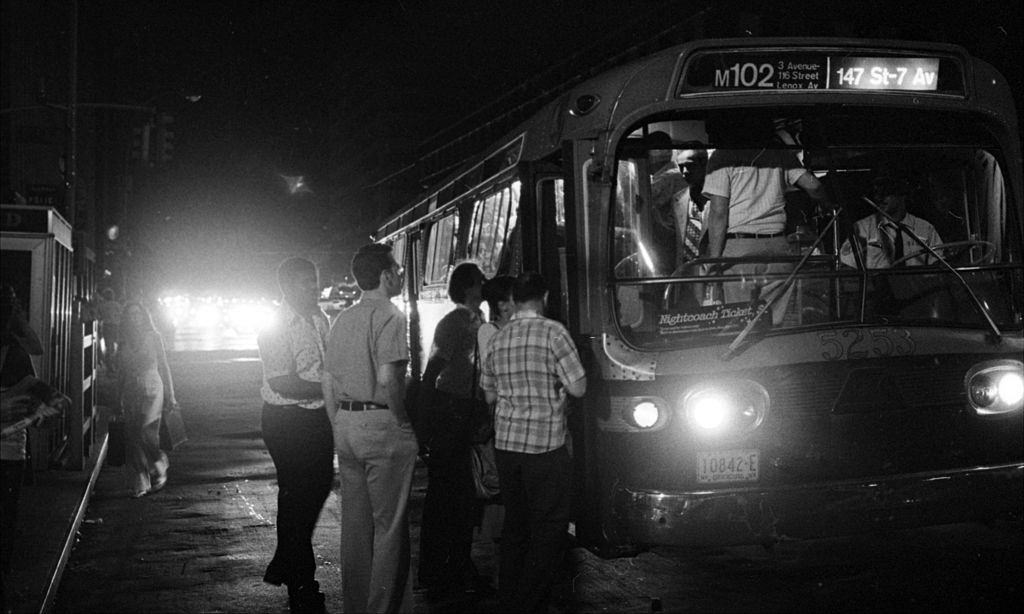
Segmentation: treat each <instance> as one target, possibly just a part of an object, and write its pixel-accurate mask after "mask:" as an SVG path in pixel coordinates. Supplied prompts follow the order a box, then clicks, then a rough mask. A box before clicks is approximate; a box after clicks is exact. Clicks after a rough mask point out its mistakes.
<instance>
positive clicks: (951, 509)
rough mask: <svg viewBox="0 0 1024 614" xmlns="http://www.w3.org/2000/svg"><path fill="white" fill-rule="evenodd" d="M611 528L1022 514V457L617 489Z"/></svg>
mask: <svg viewBox="0 0 1024 614" xmlns="http://www.w3.org/2000/svg"><path fill="white" fill-rule="evenodd" d="M611 513H612V518H611V519H610V520H611V526H608V527H606V528H607V529H611V531H610V534H611V535H614V536H616V538H618V539H620V540H623V541H626V542H629V543H633V544H636V545H643V546H652V545H673V546H728V545H742V544H770V543H775V542H777V541H781V540H786V539H811V538H819V537H830V536H840V535H853V534H856V533H861V532H865V531H872V530H879V529H891V528H909V527H917V526H929V525H939V524H947V523H954V522H967V521H976V520H996V519H1000V518H1012V519H1020V518H1021V517H1022V515H1024V464H1022V463H1012V464H1003V465H991V466H983V467H972V468H966V469H957V470H946V471H935V472H925V473H915V474H903V475H897V476H885V477H880V478H876V479H863V480H846V481H836V482H824V483H816V484H806V485H797V486H781V487H771V488H768V487H758V486H754V487H746V488H732V489H728V490H714V491H711V490H703V491H692V492H656V491H649V490H634V489H629V488H624V487H622V488H618V489H616V490H615V491H614V493H613V504H612V510H611Z"/></svg>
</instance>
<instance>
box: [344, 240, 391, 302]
mask: <svg viewBox="0 0 1024 614" xmlns="http://www.w3.org/2000/svg"><path fill="white" fill-rule="evenodd" d="M394 264H395V259H394V258H392V257H391V246H390V245H385V244H383V243H368V244H366V245H364V246H362V247H360V248H359V251H357V252H356V255H355V256H352V275H353V276H354V277H355V278H356V283H357V284H359V289H360V290H363V291H366V290H376V289H377V288H379V287H380V274H381V273H383V272H384V271H386V270H388V269H390V268H391V267H392V266H394Z"/></svg>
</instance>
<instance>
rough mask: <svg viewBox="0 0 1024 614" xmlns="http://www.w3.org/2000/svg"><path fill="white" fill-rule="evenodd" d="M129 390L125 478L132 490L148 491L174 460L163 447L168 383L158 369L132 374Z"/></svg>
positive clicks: (127, 387) (126, 399)
mask: <svg viewBox="0 0 1024 614" xmlns="http://www.w3.org/2000/svg"><path fill="white" fill-rule="evenodd" d="M129 377H130V378H131V379H130V380H129V381H128V383H127V386H126V389H125V398H124V408H125V425H124V426H125V433H124V434H125V437H124V440H125V452H126V457H127V458H126V461H127V462H126V463H125V477H126V478H127V482H128V490H129V492H132V493H137V492H145V491H147V490H149V488H150V486H151V485H152V484H151V482H150V477H151V476H152V477H156V478H162V477H166V475H167V468H168V466H169V465H170V462H169V461H168V460H167V454H165V453H164V451H163V450H161V449H160V417H161V415H162V414H163V410H164V382H163V380H162V379H160V374H159V373H157V371H156V370H155V369H154V370H149V371H143V372H142V373H140V374H138V375H135V376H129Z"/></svg>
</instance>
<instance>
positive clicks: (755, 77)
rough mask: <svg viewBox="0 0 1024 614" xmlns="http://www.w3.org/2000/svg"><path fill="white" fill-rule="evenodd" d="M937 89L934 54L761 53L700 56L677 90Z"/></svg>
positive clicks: (937, 66)
mask: <svg viewBox="0 0 1024 614" xmlns="http://www.w3.org/2000/svg"><path fill="white" fill-rule="evenodd" d="M938 89H939V59H938V58H911V57H901V56H893V57H866V56H850V55H827V54H808V53H786V52H765V53H758V54H753V53H708V54H705V55H702V56H700V57H698V58H697V59H696V61H694V62H693V63H691V64H690V65H689V66H688V68H687V75H686V78H685V80H684V82H683V87H682V92H681V93H685V92H697V91H702V92H708V91H713V92H721V91H751V90H760V91H764V90H879V91H936V90H938Z"/></svg>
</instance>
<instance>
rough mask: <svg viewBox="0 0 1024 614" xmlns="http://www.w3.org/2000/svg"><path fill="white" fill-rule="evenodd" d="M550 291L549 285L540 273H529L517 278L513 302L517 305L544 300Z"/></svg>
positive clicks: (513, 291) (513, 288) (513, 287)
mask: <svg viewBox="0 0 1024 614" xmlns="http://www.w3.org/2000/svg"><path fill="white" fill-rule="evenodd" d="M547 291H548V287H547V283H546V282H545V281H544V277H543V276H542V275H541V274H540V273H536V272H533V271H527V272H525V273H523V274H522V275H520V276H519V277H517V278H516V283H515V284H514V285H513V286H512V300H514V301H515V302H517V303H525V302H527V301H535V300H543V299H544V294H545V293H546V292H547Z"/></svg>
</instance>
